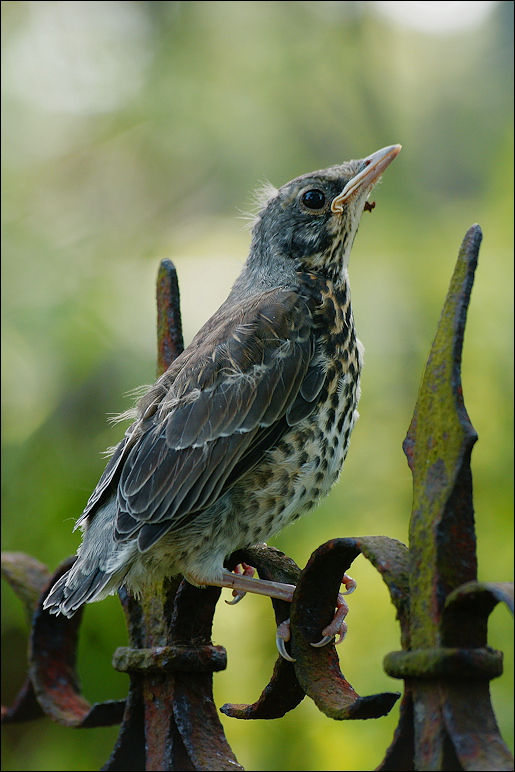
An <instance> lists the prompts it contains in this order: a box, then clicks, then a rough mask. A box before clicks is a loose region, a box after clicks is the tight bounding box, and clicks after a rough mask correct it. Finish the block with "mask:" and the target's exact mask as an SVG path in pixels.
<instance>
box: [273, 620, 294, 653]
mask: <svg viewBox="0 0 515 772" xmlns="http://www.w3.org/2000/svg"><path fill="white" fill-rule="evenodd" d="M289 640H290V620H289V619H287V620H286V621H285V622H281V624H280V625H279V627H278V628H277V632H276V634H275V645H276V646H277V651H278V652H279V654H280V655H281V657H282V658H283V659H285V660H286V661H287V662H296V661H297V660H296V659H294V658H293V657H292V656H291V655H290V654H288V652H287V651H286V646H285V644H286V642H287V641H289Z"/></svg>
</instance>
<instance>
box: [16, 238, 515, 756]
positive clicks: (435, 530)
mask: <svg viewBox="0 0 515 772" xmlns="http://www.w3.org/2000/svg"><path fill="white" fill-rule="evenodd" d="M480 242H481V230H480V228H479V226H477V225H474V226H472V227H471V228H470V229H469V231H468V232H467V234H466V235H465V238H464V240H463V243H462V246H461V249H460V252H459V255H458V260H457V263H456V268H455V271H454V275H453V277H452V281H451V285H450V288H449V292H448V295H447V298H446V301H445V304H444V307H443V311H442V315H441V318H440V322H439V325H438V329H437V332H436V336H435V339H434V342H433V346H432V349H431V353H430V356H429V359H428V362H427V366H426V370H425V373H424V376H423V379H422V384H421V386H420V391H419V395H418V401H417V405H416V408H415V413H414V416H413V419H412V422H411V426H410V428H409V431H408V435H407V437H406V440H405V442H404V446H403V447H404V451H405V454H406V456H407V459H408V464H409V467H410V469H411V471H412V474H413V509H412V514H411V521H410V542H409V548H408V547H406V546H405V545H404V544H402V543H401V542H399V541H397V540H395V539H390V538H388V537H386V536H374V537H364V538H339V539H333V540H331V541H329V542H327V543H326V544H323V545H322V546H321V547H319V548H318V549H317V550H315V552H314V553H313V554H312V556H311V558H310V560H309V562H308V564H307V565H306V567H305V568H304V569H303V570H301V569H300V568H299V567H298V566H297V565H296V564H295V563H294V562H293V561H292V560H291V559H290V558H288V557H287V556H286V555H284V554H283V553H281V552H279V551H278V550H275V549H273V548H270V547H254V548H252V549H249V550H244V551H240V552H238V553H235V554H234V555H232V556H231V559H230V564H229V566H228V567H229V568H232V567H234V566H235V565H237V564H238V563H240V562H242V561H244V562H246V563H250V564H252V565H253V566H255V567H256V569H257V571H258V573H259V575H260V577H262V578H264V579H270V580H275V581H280V582H288V583H291V584H295V585H296V591H295V594H294V597H293V601H292V603H291V606H290V604H287V603H285V602H284V601H280V600H275V599H272V604H273V607H274V612H275V616H276V621H277V623H278V624H279V623H281V622H283V621H284V620H285V619H286V618H287V617H290V619H291V652H292V655H293V657H294V658H295V660H296V661H295V662H287V661H286V660H284V659H283V658H281V657H279V658H278V659H277V661H276V663H275V667H274V670H273V673H272V675H271V678H270V681H269V683H268V685H267V686H266V687H265V688H264V690H263V692H262V694H261V695H260V697H259V698H258V700H257V701H256V702H255V703H254V704H252V705H241V704H226V705H224V706H222V708H221V711H222V712H223V713H225V714H226V715H228V716H232V717H234V718H237V719H269V718H278V717H281V716H284V715H285V713H287V712H288V711H290V710H292V709H293V708H295V707H296V706H297V705H298V704H299V703H300V701H301V700H302V699H303V698H304V697H305V696H306V695H307V696H309V697H310V698H311V699H312V700H313V701H314V702H315V704H316V705H317V707H318V708H319V709H320V710H321V711H322V712H323V713H325V714H326V715H327V716H328V717H329V718H332V719H337V720H349V719H368V718H376V717H379V716H382V715H385V714H386V713H388V712H389V711H390V709H391V708H392V706H393V705H394V704H395V702H396V701H397V700H398V698H399V697H400V696H401V695H400V694H398V693H384V694H375V695H371V696H360V695H359V694H358V693H357V692H356V691H355V690H354V689H353V687H352V686H351V685H350V684H349V683H348V681H347V680H346V679H345V677H344V676H343V674H342V672H341V670H340V665H339V660H338V656H337V654H336V650H335V647H334V646H333V645H331V644H330V645H328V646H326V647H324V648H322V649H319V648H316V649H315V648H313V647H312V646H310V642H312V641H315V640H317V639H318V638H319V637H320V636H319V631H320V629H322V628H323V627H325V625H326V624H328V623H329V621H330V620H331V619H332V616H333V613H334V607H335V599H336V596H337V594H338V591H339V587H340V581H341V577H342V575H343V573H344V571H347V569H348V568H349V567H350V565H351V563H352V561H353V560H354V559H355V558H356V557H357V555H359V554H362V555H364V557H365V558H367V559H368V560H369V561H370V562H371V563H372V565H373V566H374V567H375V568H376V569H377V570H378V571H379V573H380V574H381V576H382V578H383V580H384V582H385V583H386V585H387V587H388V590H389V592H390V596H391V600H392V602H393V604H394V606H395V608H396V610H397V619H398V621H399V624H400V628H401V645H402V650H401V651H397V652H392V653H390V654H389V655H388V656H387V657H386V658H385V661H384V668H385V670H386V672H387V673H388V674H389V675H390V676H393V677H395V678H399V679H403V680H404V693H403V695H402V699H401V705H400V721H399V724H398V727H397V729H396V732H395V735H394V738H393V742H392V744H391V745H390V747H389V748H388V750H387V751H386V756H385V758H384V760H383V762H382V763H381V764H380V765H379V767H378V769H380V770H416V769H424V770H508V769H513V759H512V757H511V755H510V753H509V751H508V748H507V747H506V745H505V743H504V742H503V740H502V738H501V736H500V733H499V730H498V727H497V723H496V720H495V716H494V712H493V709H492V705H491V701H490V694H489V681H490V680H491V679H492V678H495V677H497V676H499V675H501V673H502V668H503V665H502V654H501V652H499V651H495V650H493V649H491V648H489V647H488V643H487V623H488V616H489V614H490V613H491V611H492V610H493V608H494V607H495V606H496V604H497V603H498V602H501V601H502V602H505V603H506V604H507V605H508V606H509V607H510V609H511V610H512V611H513V585H509V584H507V583H489V582H483V583H480V582H478V581H477V561H476V541H475V531H474V511H473V503H472V477H471V472H470V456H471V451H472V447H473V445H474V443H475V442H476V440H477V435H476V432H475V431H474V429H473V427H472V425H471V423H470V420H469V418H468V415H467V412H466V409H465V405H464V402H463V393H462V388H461V377H460V369H461V353H462V346H463V335H464V330H465V322H466V314H467V309H468V304H469V300H470V292H471V289H472V284H473V280H474V272H475V268H476V264H477V257H478V252H479V246H480ZM157 300H158V369H159V372H162V371H164V369H165V368H166V367H167V366H168V365H169V363H170V362H171V361H173V359H174V358H175V357H176V356H177V355H178V354H179V353H180V351H181V350H182V346H183V343H182V332H181V320H180V309H179V293H178V285H177V277H176V273H175V269H174V267H173V265H172V263H171V262H170V261H163V263H162V264H161V266H160V270H159V275H158V285H157ZM70 560H73V559H68V560H66V561H65V562H64V563H63V564H62V565H61V566H60V567H59V568H58V570H57V571H56V572H55V573H54V574H53V575H52V576H50V573H49V571H48V570H47V569H46V567H45V566H43V565H42V564H41V563H39V562H38V561H36V560H35V559H34V558H32V557H30V556H28V555H24V554H22V553H4V555H3V558H2V567H3V573H4V576H5V578H6V579H7V581H8V582H9V583H10V584H11V586H12V588H13V590H14V592H15V593H16V594H17V595H18V597H19V598H20V600H21V601H22V602H23V604H24V606H25V609H26V612H27V614H28V616H29V619H30V623H31V636H30V647H29V673H28V678H27V680H26V682H25V684H24V685H23V686H22V688H21V690H20V692H19V694H18V697H17V699H16V701H15V703H14V704H13V705H12V706H11V707H9V708H3V711H2V718H3V722H4V723H8V722H19V721H27V720H31V719H35V718H38V717H41V716H43V715H48V716H50V717H51V718H52V719H54V720H55V721H57V722H59V723H60V724H63V725H65V726H68V727H84V728H86V727H98V726H106V725H110V724H117V723H120V724H121V726H120V733H119V736H118V740H117V742H116V744H115V747H114V749H113V752H112V754H111V757H110V758H109V760H108V761H107V762H106V764H105V765H104V766H103V768H102V769H104V770H238V769H242V767H241V766H240V765H239V763H238V761H237V760H236V758H235V756H234V754H233V752H232V750H231V748H230V746H229V744H228V742H227V740H226V738H225V735H224V732H223V728H222V724H221V722H220V719H219V715H218V710H217V708H216V706H215V704H214V702H213V691H212V677H213V673H214V672H216V671H219V670H223V669H224V668H225V667H226V653H225V650H224V648H223V647H222V646H214V645H213V644H212V641H211V628H212V623H213V615H214V613H215V610H216V603H217V601H218V599H219V597H220V592H221V591H220V589H218V588H215V587H209V588H207V589H204V590H199V589H197V588H195V587H192V586H191V585H190V584H188V583H187V582H185V581H182V582H180V581H179V580H178V581H175V582H172V581H169V582H166V583H165V584H164V585H163V588H162V592H161V593H160V594H153V595H148V596H146V597H144V598H143V599H142V601H141V602H136V601H135V600H134V599H133V598H132V597H130V596H129V595H128V594H127V593H125V592H123V591H122V592H120V599H121V602H122V606H123V609H124V611H125V615H126V621H127V627H128V631H129V646H128V647H123V648H119V649H117V650H116V651H115V653H114V657H113V666H114V667H115V668H116V669H117V670H119V671H122V672H126V673H128V674H129V676H130V688H129V693H128V696H127V699H126V700H122V701H108V702H103V703H97V704H95V705H90V704H89V703H88V702H87V700H85V699H84V697H83V696H82V694H81V691H80V687H79V680H78V675H77V671H76V653H77V643H78V636H79V631H80V623H81V618H82V613H81V611H79V612H78V613H77V614H76V615H75V616H74V617H72V618H71V619H67V618H65V617H61V616H59V617H56V616H51V615H50V614H49V613H48V612H46V611H44V610H43V608H42V601H43V599H44V597H45V595H46V593H47V592H48V589H49V587H50V586H51V585H52V584H53V583H54V582H55V581H56V579H57V578H58V577H59V576H60V575H61V574H62V573H63V572H64V571H65V570H67V568H69V566H70ZM471 706H473V709H471Z"/></svg>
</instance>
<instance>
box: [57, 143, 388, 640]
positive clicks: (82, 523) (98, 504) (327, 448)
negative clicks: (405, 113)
mask: <svg viewBox="0 0 515 772" xmlns="http://www.w3.org/2000/svg"><path fill="white" fill-rule="evenodd" d="M400 150H401V145H398V144H397V145H391V146H388V147H384V148H382V149H381V150H378V151H377V152H375V153H372V154H371V155H369V156H367V157H365V158H363V159H359V160H353V161H348V162H345V163H343V164H339V165H335V166H331V167H329V168H327V169H323V170H319V171H315V172H311V173H308V174H303V175H301V176H299V177H296V178H295V179H293V180H292V181H291V182H288V183H287V184H285V185H283V186H282V187H280V188H279V189H276V188H274V187H272V186H271V185H267V186H266V187H265V189H264V191H263V192H262V193H261V196H260V209H259V211H258V213H257V214H256V215H255V217H254V222H253V227H252V238H251V245H250V250H249V254H248V257H247V260H246V262H245V263H244V265H243V268H242V270H241V273H240V274H239V276H238V278H237V279H236V281H235V283H234V285H233V287H232V289H231V290H230V293H229V295H228V297H227V299H226V300H225V302H224V303H223V304H222V305H221V307H220V308H219V309H218V310H217V311H216V312H215V313H214V315H213V316H212V317H211V318H210V319H209V320H208V321H207V322H206V323H205V324H204V326H203V327H202V328H201V329H200V331H199V332H198V333H197V334H196V335H195V337H194V338H193V340H192V342H191V343H190V344H189V345H188V346H187V347H186V348H185V349H184V351H183V352H182V353H181V354H180V355H179V356H178V357H177V358H176V359H175V360H174V361H173V362H172V363H171V364H170V366H169V367H168V369H167V370H166V372H164V373H163V374H162V375H161V376H160V377H159V378H158V379H157V381H156V382H155V383H154V385H153V386H151V387H150V388H149V389H148V390H146V392H145V393H144V394H143V396H141V397H140V398H139V400H138V401H137V403H136V405H135V407H134V408H133V409H132V411H128V412H129V413H130V417H131V418H132V419H133V422H132V424H131V425H130V426H129V428H128V429H127V431H126V432H125V435H124V437H123V439H122V440H121V442H120V443H119V444H118V445H117V446H116V448H115V449H114V451H113V452H112V455H111V457H110V459H109V461H108V463H107V466H106V468H105V471H104V472H103V474H102V476H101V478H100V480H99V482H98V484H97V486H96V488H95V489H94V491H93V493H92V494H91V496H90V498H89V500H88V502H87V504H86V507H85V509H84V511H83V513H82V515H81V516H80V517H79V519H78V520H77V523H76V525H75V528H80V529H81V530H82V532H83V535H82V543H81V545H80V547H79V549H78V551H77V558H76V560H75V562H74V564H73V565H72V567H71V568H70V569H69V570H68V571H67V572H66V573H65V574H64V575H63V576H62V577H61V578H60V579H59V580H58V581H57V582H56V583H55V585H54V586H53V587H52V588H51V589H50V591H49V593H48V595H47V597H46V600H45V601H44V608H45V609H47V610H49V611H50V613H53V614H63V615H65V616H66V617H71V616H73V614H74V613H75V612H76V611H77V610H78V609H79V608H80V607H81V606H83V604H85V603H89V602H92V601H97V600H101V599H103V598H105V597H106V596H107V595H109V594H113V593H115V592H116V591H117V590H118V589H119V588H121V587H122V586H124V587H125V588H126V589H127V590H128V591H129V592H130V593H132V594H133V595H134V596H135V597H140V596H141V593H142V592H143V591H144V590H145V588H148V587H152V586H153V585H155V584H156V583H157V582H159V581H161V580H163V579H164V578H167V577H174V576H178V575H181V574H182V575H183V577H184V578H185V579H186V580H187V581H188V582H190V583H191V584H193V585H195V586H197V587H204V586H208V585H214V586H218V587H229V588H232V589H233V594H235V595H236V596H237V598H238V599H239V597H241V596H242V595H243V594H244V593H245V592H254V593H257V594H262V595H268V596H270V597H276V598H280V599H282V600H287V601H291V599H292V595H293V591H294V589H295V588H294V587H293V586H292V585H287V584H281V583H279V582H270V581H266V580H262V579H259V578H255V577H254V576H253V572H252V570H251V569H250V568H249V567H247V566H244V570H243V571H242V570H238V571H237V572H231V571H228V570H227V569H226V568H225V567H224V562H225V561H226V559H227V557H228V556H229V555H231V554H232V553H233V552H235V551H236V550H238V549H244V548H248V547H251V546H253V545H256V544H261V543H266V542H267V541H268V540H269V539H270V538H272V537H273V536H274V535H276V534H277V533H279V532H280V531H281V530H282V529H283V528H285V527H286V526H287V525H289V524H291V523H293V522H294V521H295V520H296V519H297V518H298V517H300V516H301V515H303V514H304V513H306V512H308V511H310V510H312V509H313V508H314V507H315V506H316V505H317V503H318V502H319V501H320V500H321V499H322V498H323V497H324V496H326V495H327V494H328V493H329V491H330V490H331V488H332V487H333V485H334V484H335V483H336V481H337V480H338V478H339V476H340V472H341V469H342V466H343V462H344V460H345V457H346V454H347V450H348V447H349V439H350V435H351V432H352V429H353V427H354V425H355V423H356V420H357V418H358V412H357V405H358V400H359V397H360V373H361V369H362V363H363V347H362V345H361V343H360V341H359V340H358V338H357V336H356V330H355V326H354V319H353V312H352V306H351V296H350V286H349V276H348V264H349V256H350V252H351V248H352V245H353V242H354V239H355V236H356V233H357V230H358V226H359V223H360V219H361V215H362V213H363V211H365V210H369V211H371V210H372V208H373V207H374V206H375V204H374V203H373V202H370V201H369V200H368V199H369V195H370V193H371V191H372V189H373V187H374V186H375V184H376V183H377V181H378V180H379V178H380V177H381V175H382V173H383V171H384V170H385V169H386V168H387V167H388V166H389V164H390V163H391V162H392V161H393V160H394V159H395V157H396V156H397V155H398V153H399V152H400ZM352 582H353V580H351V579H350V578H349V577H346V576H344V578H343V580H342V583H343V584H345V586H346V587H347V589H348V590H349V591H350V590H351V589H352V587H353V584H352ZM338 606H339V611H338V612H337V614H335V621H334V624H333V625H332V627H329V628H326V630H325V631H322V632H323V636H324V637H323V638H322V641H321V642H320V645H322V644H323V643H325V642H327V640H329V639H331V638H332V637H334V636H335V634H336V633H337V632H340V633H341V630H342V629H343V628H344V627H345V623H344V621H343V617H344V616H345V614H346V607H345V604H344V603H343V602H340V603H339V604H338ZM284 638H285V639H286V638H287V633H286V634H285V635H284ZM281 653H283V655H284V649H283V650H282V652H281Z"/></svg>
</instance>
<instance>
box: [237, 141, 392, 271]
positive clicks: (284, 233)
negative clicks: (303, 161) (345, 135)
mask: <svg viewBox="0 0 515 772" xmlns="http://www.w3.org/2000/svg"><path fill="white" fill-rule="evenodd" d="M400 149H401V145H391V146H390V147H385V148H382V149H381V150H378V151H377V152H376V153H372V155H369V156H367V158H363V159H361V160H359V161H347V162H346V163H343V164H341V165H340V166H331V167H330V168H329V169H323V170H321V171H316V172H312V173H310V174H304V175H302V176H301V177H297V178H296V179H294V180H292V181H291V182H288V183H287V184H286V185H283V186H282V187H281V188H279V190H275V189H274V188H269V190H268V196H267V200H266V202H265V203H264V206H263V208H262V209H261V211H260V213H259V215H258V217H257V218H256V222H255V224H254V228H253V241H252V248H251V253H250V256H249V263H250V265H251V266H252V267H253V268H254V269H255V270H256V269H257V270H258V271H259V272H260V273H261V275H262V277H263V279H264V280H265V282H266V274H267V273H269V274H270V276H271V281H272V282H274V283H276V281H277V279H278V276H277V272H278V271H279V272H280V273H281V274H283V275H287V274H288V273H289V271H291V270H292V269H293V270H294V271H311V272H315V273H320V274H323V275H325V276H327V277H328V278H331V279H333V280H337V279H338V277H340V276H343V274H344V272H345V271H346V269H347V265H348V262H349V255H350V251H351V248H352V243H353V241H354V237H355V235H356V232H357V230H358V225H359V221H360V219H361V215H362V213H363V210H364V209H365V206H366V205H367V197H368V196H369V194H370V192H371V190H372V188H373V187H374V185H375V184H376V183H377V181H378V179H379V177H380V176H381V174H382V173H383V171H384V170H385V169H386V167H387V166H388V165H389V164H390V163H391V162H392V161H393V159H394V158H395V157H396V156H397V155H398V153H399V152H400ZM368 208H370V209H371V208H372V205H371V204H368Z"/></svg>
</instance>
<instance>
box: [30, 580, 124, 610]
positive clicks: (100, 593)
mask: <svg viewBox="0 0 515 772" xmlns="http://www.w3.org/2000/svg"><path fill="white" fill-rule="evenodd" d="M73 573H74V572H73V568H71V569H70V570H69V571H67V572H66V573H65V574H64V576H62V577H61V578H60V579H59V581H57V582H56V583H55V584H54V586H53V587H52V589H51V590H50V592H49V594H48V595H47V597H46V598H45V601H44V603H43V608H45V609H47V610H48V611H49V612H50V613H51V614H64V616H66V617H72V616H73V615H74V614H75V612H76V611H77V610H78V609H79V608H80V607H81V606H82V605H84V603H91V602H92V601H96V600H102V598H105V596H106V595H109V594H112V593H113V592H114V591H115V590H116V587H117V584H118V583H115V584H114V586H113V581H112V580H113V575H112V574H110V573H106V572H105V571H101V570H100V569H98V570H97V571H96V572H95V573H92V574H83V573H82V572H80V574H79V575H78V576H74V575H73ZM76 573H78V572H76Z"/></svg>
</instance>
